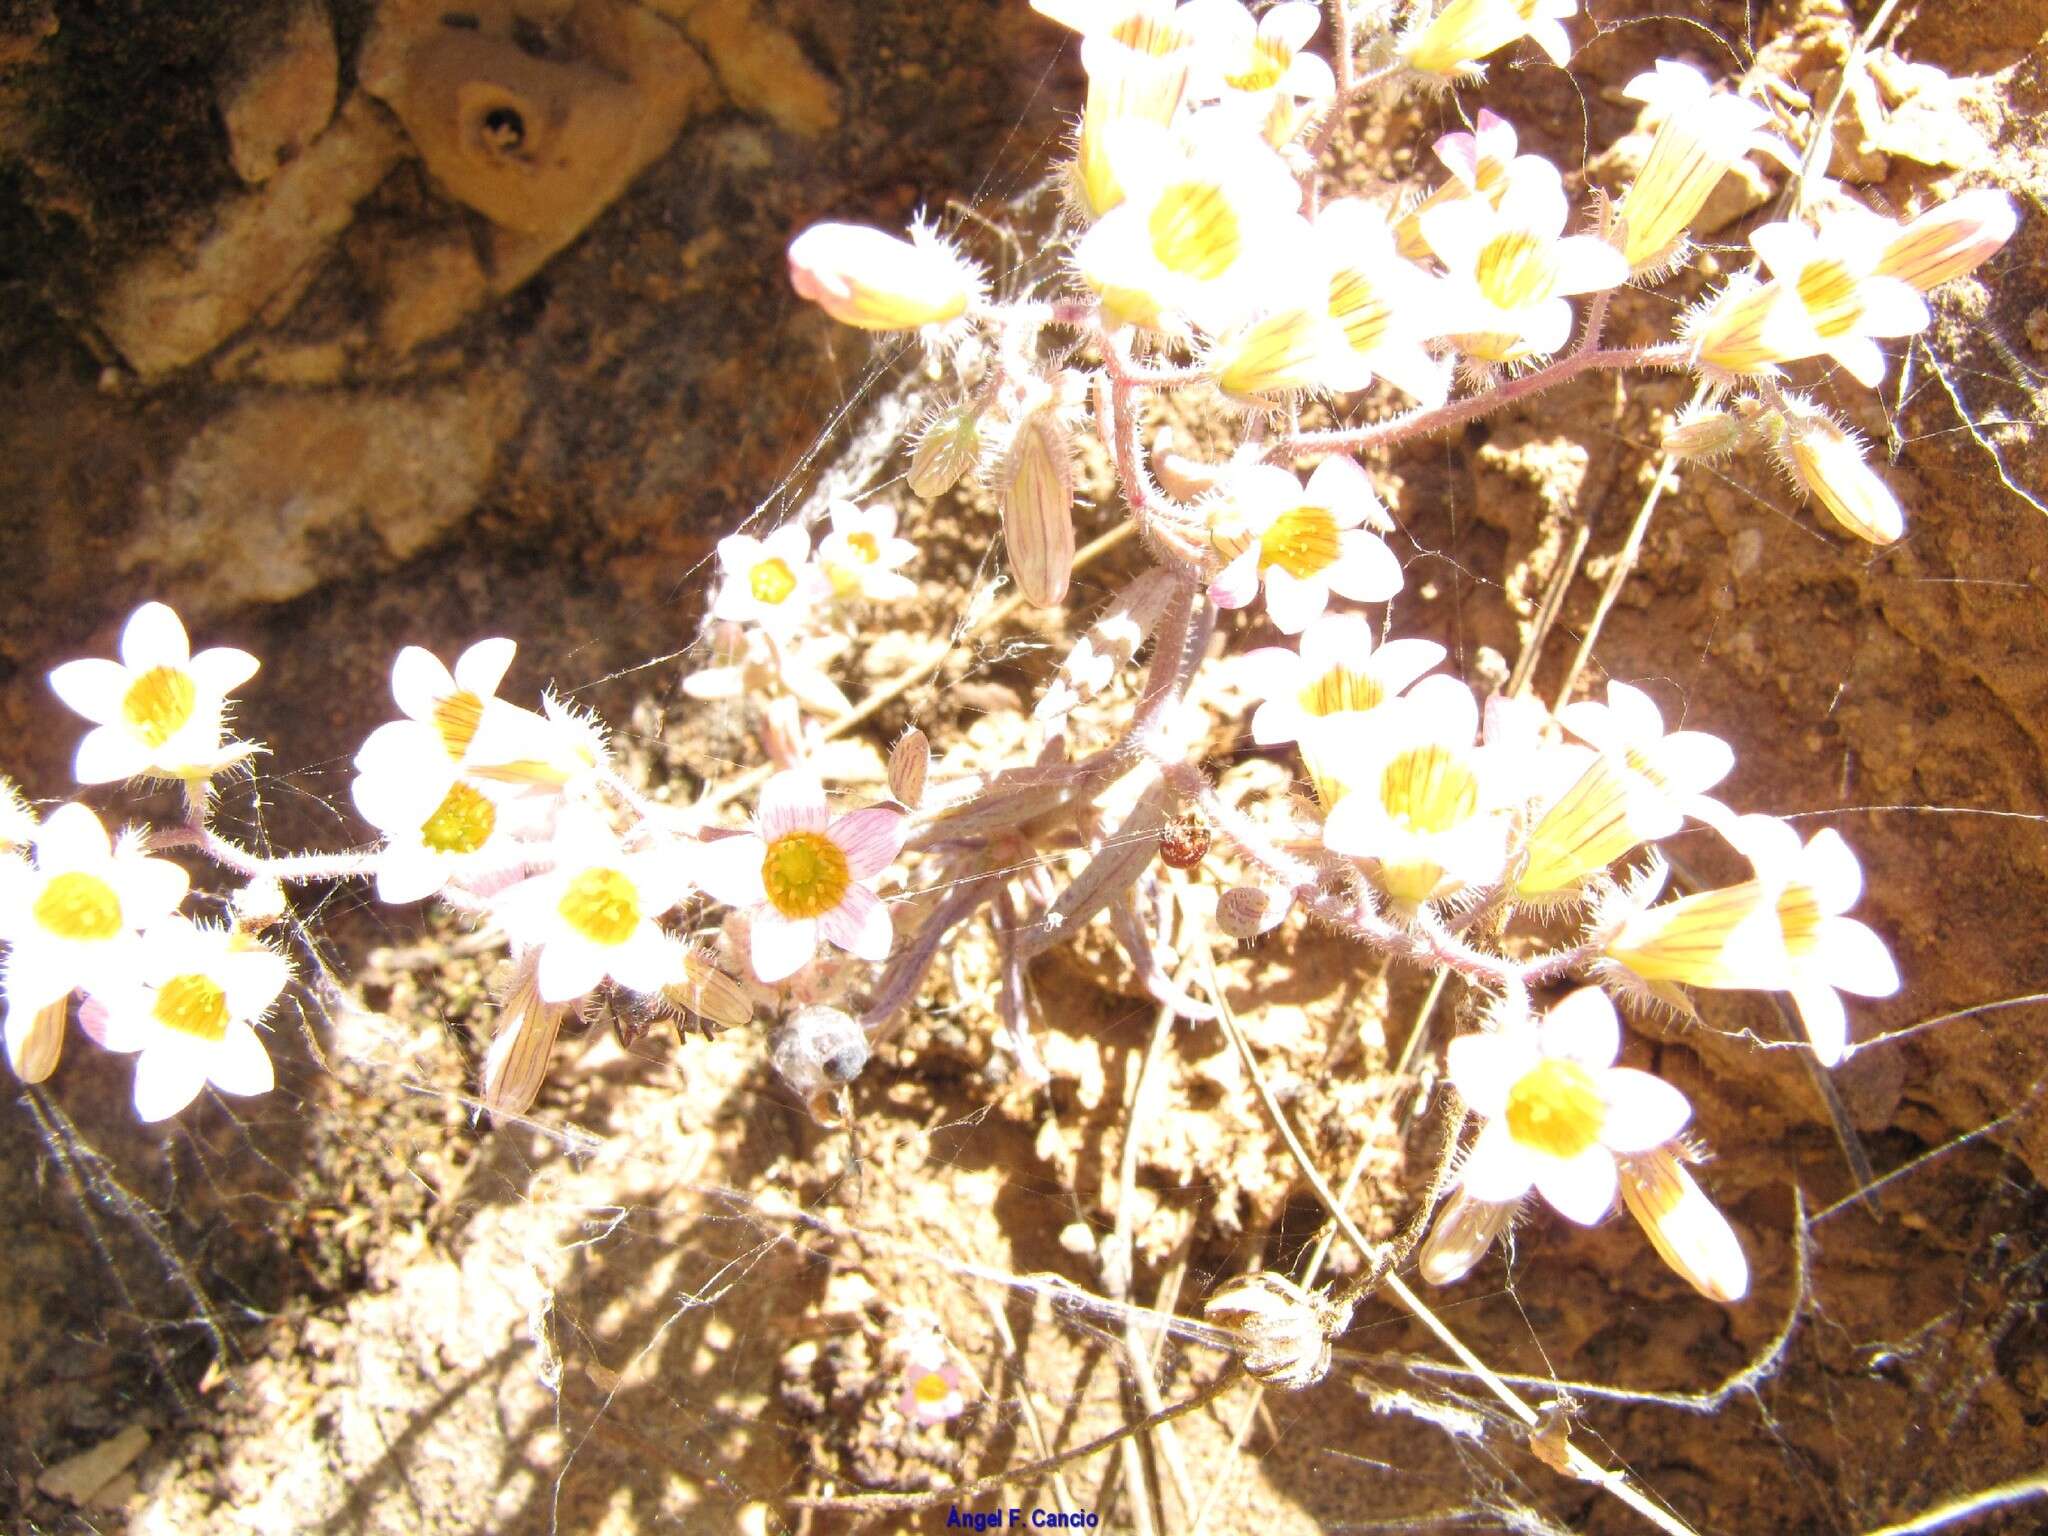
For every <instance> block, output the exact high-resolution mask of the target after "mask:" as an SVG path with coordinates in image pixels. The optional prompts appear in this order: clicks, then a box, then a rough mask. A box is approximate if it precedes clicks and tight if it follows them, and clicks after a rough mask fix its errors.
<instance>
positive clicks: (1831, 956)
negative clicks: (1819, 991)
mask: <svg viewBox="0 0 2048 1536" xmlns="http://www.w3.org/2000/svg"><path fill="white" fill-rule="evenodd" d="M1807 963H1808V964H1809V965H1810V966H1811V967H1812V969H1813V971H1814V973H1815V974H1816V975H1818V976H1823V977H1825V978H1826V979H1827V981H1828V983H1829V985H1831V986H1835V987H1839V988H1841V990H1842V991H1844V992H1853V993H1855V994H1856V995H1857V996H1858V997H1890V996H1892V995H1893V994H1895V993H1896V992H1897V991H1898V990H1899V968H1898V966H1897V965H1895V964H1894V963H1893V961H1892V954H1891V951H1890V950H1888V949H1886V948H1885V945H1884V940H1883V939H1880V938H1879V937H1878V936H1877V935H1876V934H1875V933H1873V932H1872V931H1871V930H1870V929H1869V928H1867V927H1865V926H1864V925H1863V924H1862V923H1859V922H1857V921H1856V919H1855V918H1853V917H1832V918H1828V919H1827V920H1826V921H1824V922H1823V923H1822V924H1821V925H1820V943H1819V945H1818V946H1817V947H1816V949H1815V951H1814V954H1813V956H1812V957H1811V958H1810V959H1809V961H1808V962H1807Z"/></svg>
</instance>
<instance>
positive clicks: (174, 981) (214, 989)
mask: <svg viewBox="0 0 2048 1536" xmlns="http://www.w3.org/2000/svg"><path fill="white" fill-rule="evenodd" d="M150 1015H151V1017H153V1018H154V1019H155V1020H156V1021H157V1023H159V1024H161V1025H163V1027H164V1028H165V1029H174V1030H176V1031H177V1032H178V1033H179V1034H181V1035H190V1036H191V1037H192V1038H193V1039H195V1040H220V1039H223V1038H225V1037H226V1035H227V1032H228V996H227V993H225V992H223V991H222V990H221V989H220V986H219V985H218V984H217V983H216V982H215V981H214V980H213V978H212V977H210V976H204V975H201V974H199V973H197V972H194V973H192V974H190V975H185V976H173V977H172V978H171V979H170V980H169V981H167V982H165V983H164V984H163V985H162V986H160V987H158V988H157V989H156V1006H155V1007H154V1008H152V1009H151V1010H150Z"/></svg>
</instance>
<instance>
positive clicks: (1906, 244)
mask: <svg viewBox="0 0 2048 1536" xmlns="http://www.w3.org/2000/svg"><path fill="white" fill-rule="evenodd" d="M2018 225H2019V212H2018V210H2017V209H2015V208H2014V207H2013V202H2012V198H2011V196H2010V195H2008V194H2007V193H2005V192H2002V191H2000V190H1999V189H1998V188H1996V187H1978V188H1976V189H1975V190H1974V191H1970V192H1965V193H1964V194H1963V195H1962V196H1961V197H1952V198H1950V199H1949V200H1948V201H1947V202H1945V203H1941V204H1938V205H1937V206H1935V207H1933V208H1930V209H1928V210H1927V212H1925V213H1923V214H1921V215H1920V217H1919V218H1917V219H1915V220H1913V222H1912V223H1910V224H1908V225H1907V226H1906V227H1905V228H1904V229H1903V230H1901V231H1900V232H1899V234H1898V236H1897V237H1896V238H1895V239H1894V240H1893V241H1892V243H1891V244H1890V245H1889V246H1887V247H1886V248H1885V253H1884V255H1882V256H1880V257H1879V258H1878V262H1877V271H1878V273H1879V275H1881V276H1884V277H1896V278H1898V279H1899V280H1900V281H1902V282H1907V283H1911V284H1912V285H1913V286H1914V287H1915V288H1917V289H1919V290H1920V291H1921V292H1922V293H1925V292H1927V291H1928V290H1929V289H1930V288H1938V287H1940V286H1941V285H1942V284H1943V283H1945V282H1947V281H1948V280H1949V279H1950V278H1952V277H1962V276H1964V275H1965V274H1966V273H1969V272H1974V271H1975V270H1976V269H1977V268H1978V267H1979V266H1980V265H1981V264H1982V263H1984V262H1985V261H1987V260H1989V259H1990V258H1991V257H1992V256H1994V255H1996V254H1997V253H1998V251H1999V250H2000V249H2001V248H2002V247H2003V246H2004V245H2005V242H2006V241H2008V240H2010V239H2011V238H2012V234H2013V230H2014V229H2016V228H2017V227H2018Z"/></svg>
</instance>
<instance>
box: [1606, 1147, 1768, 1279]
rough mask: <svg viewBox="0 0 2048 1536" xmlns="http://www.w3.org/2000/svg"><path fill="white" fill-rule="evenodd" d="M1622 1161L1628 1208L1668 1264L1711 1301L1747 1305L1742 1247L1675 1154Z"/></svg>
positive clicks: (1667, 1151) (1661, 1151)
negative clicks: (1744, 1303) (1744, 1298)
mask: <svg viewBox="0 0 2048 1536" xmlns="http://www.w3.org/2000/svg"><path fill="white" fill-rule="evenodd" d="M1617 1161H1618V1164H1619V1171H1620V1174H1621V1201H1622V1204H1624V1205H1626V1206H1627V1207H1628V1210H1629V1214H1630V1215H1631V1216H1633V1217H1635V1219H1636V1220H1637V1221H1638V1222H1640V1223H1641V1224H1642V1228H1643V1231H1644V1233H1645V1234H1646V1235H1647V1236H1648V1237H1649V1239H1650V1243H1651V1246H1653V1247H1654V1248H1655V1249H1656V1250H1657V1253H1658V1255H1659V1256H1660V1257H1661V1258H1662V1259H1663V1260H1664V1262H1665V1263H1666V1264H1669V1265H1670V1266H1671V1267H1672V1268H1673V1269H1674V1270H1676V1271H1677V1272H1678V1273H1679V1274H1680V1275H1681V1276H1682V1277H1683V1278H1684V1279H1685V1281H1686V1283H1687V1284H1688V1285H1690V1286H1691V1287H1692V1288H1693V1289H1694V1290H1696V1291H1698V1292H1699V1293H1700V1294H1701V1295H1702V1296H1705V1297H1707V1298H1709V1299H1710V1300H1713V1301H1719V1302H1734V1301H1740V1300H1742V1298H1743V1296H1744V1295H1746V1294H1747V1293H1748V1291H1749V1260H1748V1259H1747V1258H1745V1257H1744V1256H1743V1252H1742V1243H1741V1242H1740V1240H1738V1239H1737V1238H1736V1236H1735V1229H1734V1228H1733V1227H1731V1226H1730V1225H1729V1224H1728V1218H1727V1217H1725V1216H1723V1215H1722V1214H1721V1213H1720V1211H1718V1210H1716V1209H1715V1207H1714V1202H1713V1201H1711V1200H1709V1199H1708V1198H1707V1197H1706V1195H1705V1194H1703V1193H1702V1192H1701V1190H1700V1187H1699V1185H1698V1184H1697V1183H1695V1182H1694V1181H1693V1177H1692V1175H1691V1174H1690V1173H1687V1172H1686V1171H1685V1168H1684V1166H1683V1165H1682V1164H1681V1163H1680V1162H1679V1161H1678V1158H1677V1156H1676V1154H1675V1153H1674V1151H1673V1149H1672V1148H1671V1147H1669V1146H1663V1147H1657V1148H1655V1149H1654V1150H1652V1151H1649V1152H1643V1153H1637V1154H1634V1155H1631V1156H1626V1157H1622V1158H1620V1159H1618V1160H1617Z"/></svg>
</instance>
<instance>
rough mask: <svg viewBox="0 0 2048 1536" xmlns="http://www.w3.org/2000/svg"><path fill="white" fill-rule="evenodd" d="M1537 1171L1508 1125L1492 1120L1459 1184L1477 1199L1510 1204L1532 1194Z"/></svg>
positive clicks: (1468, 1155)
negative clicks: (1531, 1190)
mask: <svg viewBox="0 0 2048 1536" xmlns="http://www.w3.org/2000/svg"><path fill="white" fill-rule="evenodd" d="M1609 1165H1610V1166H1612V1159H1609ZM1535 1172H1536V1167H1535V1159H1534V1158H1532V1157H1530V1155H1529V1154H1528V1153H1526V1152H1524V1151H1523V1150H1522V1149H1521V1148H1520V1147H1518V1146H1516V1145H1515V1138H1514V1137H1512V1136H1510V1135H1509V1134H1508V1128H1507V1124H1506V1122H1504V1121H1500V1120H1489V1121H1488V1122H1487V1123H1486V1129H1485V1130H1483V1131H1481V1132H1480V1133H1479V1139H1478V1140H1477V1141H1475V1142H1473V1143H1472V1150H1471V1151H1470V1152H1467V1153H1466V1154H1465V1161H1464V1162H1463V1163H1461V1164H1460V1165H1459V1168H1458V1184H1459V1187H1460V1188H1462V1189H1463V1190H1464V1191H1465V1193H1466V1194H1468V1195H1470V1196H1471V1197H1472V1198H1473V1199H1474V1200H1483V1201H1485V1202H1486V1203H1487V1204H1489V1205H1509V1204H1512V1203H1513V1202H1515V1201H1517V1200H1520V1199H1521V1198H1522V1196H1524V1195H1526V1194H1527V1193H1529V1186H1530V1185H1531V1184H1532V1183H1534V1182H1535V1177H1534V1175H1535Z"/></svg>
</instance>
